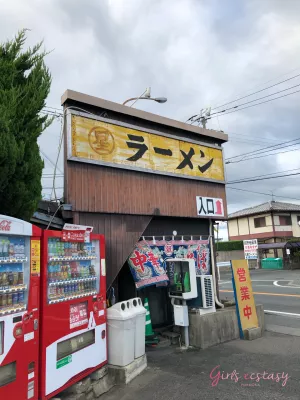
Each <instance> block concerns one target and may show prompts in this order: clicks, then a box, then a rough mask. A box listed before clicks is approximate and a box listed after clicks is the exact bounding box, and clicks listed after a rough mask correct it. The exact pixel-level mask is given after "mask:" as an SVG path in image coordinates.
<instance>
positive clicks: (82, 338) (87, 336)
mask: <svg viewBox="0 0 300 400" xmlns="http://www.w3.org/2000/svg"><path fill="white" fill-rule="evenodd" d="M94 343H95V329H92V330H90V331H87V332H85V333H81V334H80V335H77V336H73V337H72V338H71V339H67V340H64V341H63V342H60V343H58V344H57V361H59V360H61V359H62V358H64V357H67V356H70V355H72V354H74V353H76V352H77V351H79V350H82V349H84V348H86V347H88V346H90V345H92V344H94Z"/></svg>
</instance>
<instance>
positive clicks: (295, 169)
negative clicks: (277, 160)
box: [235, 168, 300, 182]
mask: <svg viewBox="0 0 300 400" xmlns="http://www.w3.org/2000/svg"><path fill="white" fill-rule="evenodd" d="M298 170H300V168H293V169H286V170H284V171H277V172H271V173H269V174H262V175H255V176H250V177H249V179H252V178H261V177H262V176H271V175H276V174H283V173H286V172H292V171H298ZM241 179H242V180H244V179H248V178H241ZM238 180H240V179H236V180H235V182H236V181H238Z"/></svg>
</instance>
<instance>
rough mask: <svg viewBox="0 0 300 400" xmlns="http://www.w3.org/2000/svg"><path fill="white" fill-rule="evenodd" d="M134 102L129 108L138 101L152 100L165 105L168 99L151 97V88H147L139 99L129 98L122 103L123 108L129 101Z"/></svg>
mask: <svg viewBox="0 0 300 400" xmlns="http://www.w3.org/2000/svg"><path fill="white" fill-rule="evenodd" d="M133 100H135V101H134V102H133V103H132V104H131V106H130V107H132V106H133V105H134V104H135V103H136V102H137V101H138V100H153V101H156V102H157V103H165V102H166V101H167V100H168V99H167V98H166V97H151V88H150V87H149V88H147V89H146V90H145V91H144V92H143V93H142V94H141V95H140V96H139V97H131V98H130V99H127V100H125V101H124V103H123V106H125V104H126V103H129V102H130V101H133Z"/></svg>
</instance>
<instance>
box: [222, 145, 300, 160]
mask: <svg viewBox="0 0 300 400" xmlns="http://www.w3.org/2000/svg"><path fill="white" fill-rule="evenodd" d="M297 144H299V143H295V144H294V145H293V146H295V145H297ZM287 147H288V146H287ZM275 150H280V149H275ZM298 150H300V147H299V148H297V149H292V150H285V151H278V152H277V153H271V154H262V155H259V156H257V157H248V158H243V159H242V160H237V161H227V162H225V164H236V163H240V162H243V161H249V160H254V159H256V158H264V157H269V156H275V155H277V154H283V153H290V152H292V151H298Z"/></svg>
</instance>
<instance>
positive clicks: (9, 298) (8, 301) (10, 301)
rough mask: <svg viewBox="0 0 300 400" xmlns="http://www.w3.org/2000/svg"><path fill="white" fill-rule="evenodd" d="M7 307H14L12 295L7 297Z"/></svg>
mask: <svg viewBox="0 0 300 400" xmlns="http://www.w3.org/2000/svg"><path fill="white" fill-rule="evenodd" d="M7 305H8V306H12V294H11V293H9V294H8V295H7Z"/></svg>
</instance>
